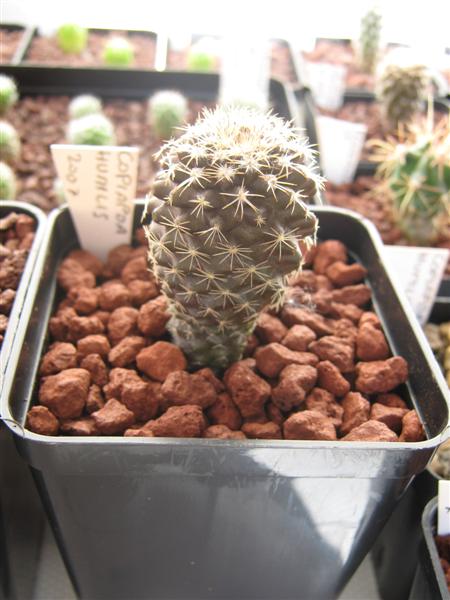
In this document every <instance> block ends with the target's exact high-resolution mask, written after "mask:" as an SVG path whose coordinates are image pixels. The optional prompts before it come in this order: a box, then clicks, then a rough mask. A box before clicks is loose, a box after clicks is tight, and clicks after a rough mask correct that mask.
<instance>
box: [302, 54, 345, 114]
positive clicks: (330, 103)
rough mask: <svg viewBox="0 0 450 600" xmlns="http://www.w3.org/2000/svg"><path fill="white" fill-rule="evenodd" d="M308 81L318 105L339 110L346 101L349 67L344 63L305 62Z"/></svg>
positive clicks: (326, 108)
mask: <svg viewBox="0 0 450 600" xmlns="http://www.w3.org/2000/svg"><path fill="white" fill-rule="evenodd" d="M305 68H306V74H307V78H308V79H307V83H308V85H309V87H310V88H311V92H312V95H313V97H314V100H315V102H316V104H317V106H320V108H324V109H325V110H338V109H339V108H341V106H342V103H343V101H344V93H345V79H346V76H347V69H346V68H345V67H344V66H342V65H332V64H329V63H315V62H310V61H306V62H305Z"/></svg>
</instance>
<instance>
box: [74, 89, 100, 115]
mask: <svg viewBox="0 0 450 600" xmlns="http://www.w3.org/2000/svg"><path fill="white" fill-rule="evenodd" d="M68 111H69V117H70V118H71V119H79V118H80V117H85V116H86V115H95V114H98V113H101V112H102V101H101V100H100V98H97V96H92V95H91V94H82V95H81V96H76V97H75V98H73V100H72V101H71V102H70V104H69V108H68Z"/></svg>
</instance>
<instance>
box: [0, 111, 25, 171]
mask: <svg viewBox="0 0 450 600" xmlns="http://www.w3.org/2000/svg"><path fill="white" fill-rule="evenodd" d="M20 149H21V143H20V138H19V135H18V133H17V131H16V130H15V129H14V127H13V126H12V125H11V124H10V123H7V122H6V121H0V160H4V161H6V162H11V161H14V160H16V159H17V158H18V157H19V154H20Z"/></svg>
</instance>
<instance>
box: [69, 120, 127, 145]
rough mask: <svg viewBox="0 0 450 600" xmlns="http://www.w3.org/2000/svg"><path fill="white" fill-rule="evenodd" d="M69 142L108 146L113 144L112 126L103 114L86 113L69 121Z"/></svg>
mask: <svg viewBox="0 0 450 600" xmlns="http://www.w3.org/2000/svg"><path fill="white" fill-rule="evenodd" d="M67 139H68V142H69V143H70V144H83V145H88V146H108V145H109V146H110V145H112V144H115V139H116V138H115V134H114V127H113V124H112V123H111V121H110V120H109V119H108V118H107V117H105V115H101V114H100V115H86V116H85V117H80V118H79V119H75V120H74V121H70V123H69V127H68V130H67Z"/></svg>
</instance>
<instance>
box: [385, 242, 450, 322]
mask: <svg viewBox="0 0 450 600" xmlns="http://www.w3.org/2000/svg"><path fill="white" fill-rule="evenodd" d="M383 250H384V252H385V257H386V262H387V263H388V264H389V265H390V266H392V274H393V275H394V276H395V280H396V281H397V282H398V284H399V285H400V287H401V288H403V290H404V292H405V293H406V297H407V298H408V300H409V302H410V304H411V305H412V307H413V310H414V312H415V315H416V317H417V319H418V321H419V323H420V324H421V325H424V324H425V323H426V322H427V321H428V318H429V316H430V313H431V310H432V308H433V304H434V302H435V300H436V296H437V292H438V289H439V285H440V283H441V281H442V277H443V275H444V272H445V268H446V266H447V262H448V258H449V250H447V249H446V248H416V247H412V246H384V247H383Z"/></svg>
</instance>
